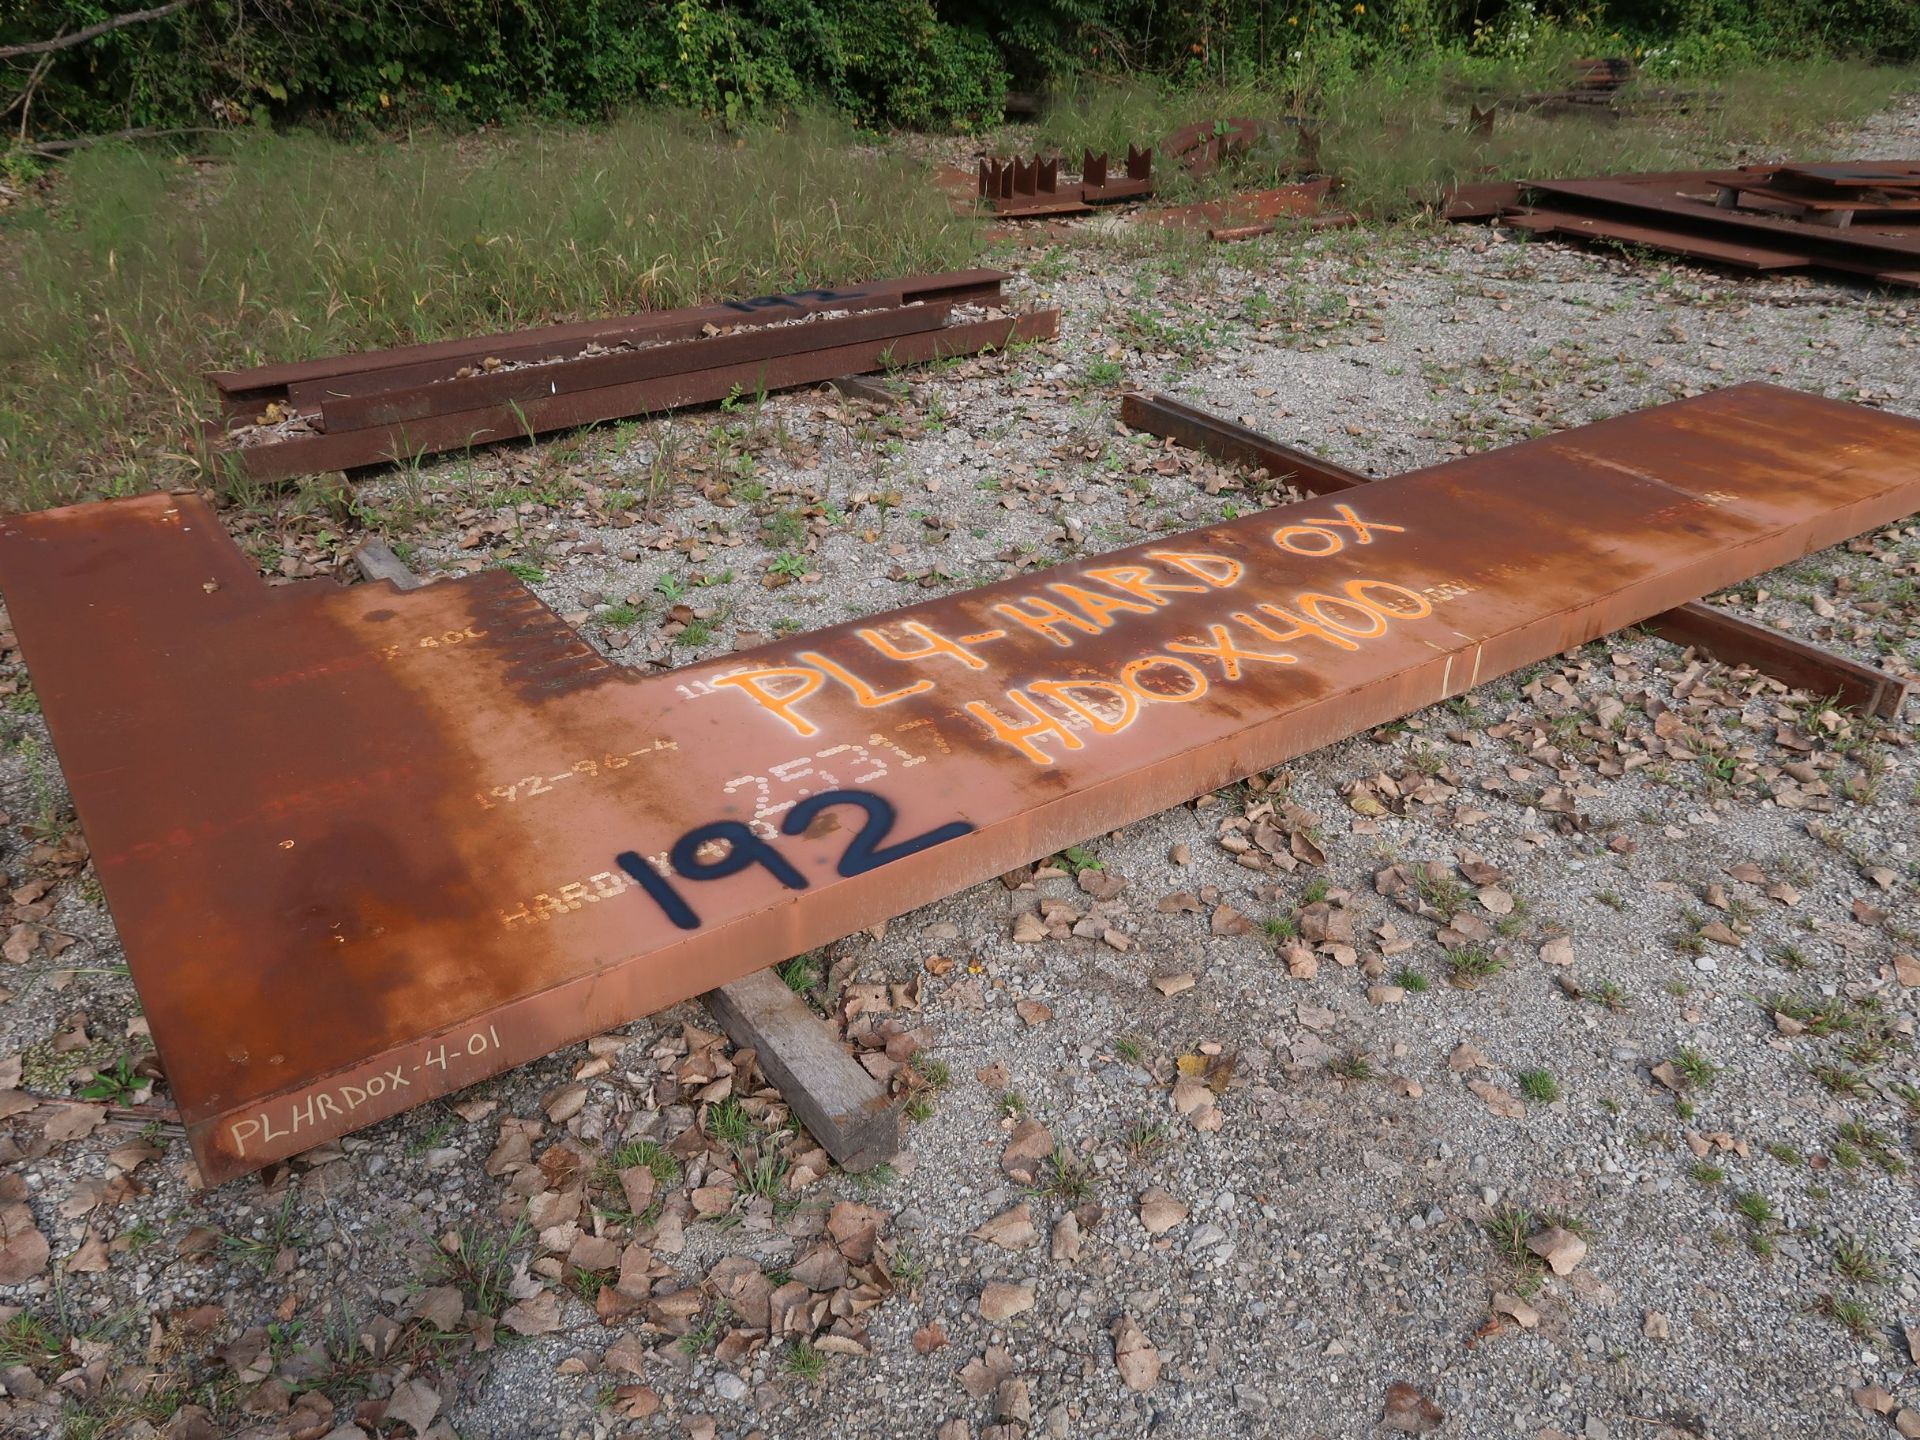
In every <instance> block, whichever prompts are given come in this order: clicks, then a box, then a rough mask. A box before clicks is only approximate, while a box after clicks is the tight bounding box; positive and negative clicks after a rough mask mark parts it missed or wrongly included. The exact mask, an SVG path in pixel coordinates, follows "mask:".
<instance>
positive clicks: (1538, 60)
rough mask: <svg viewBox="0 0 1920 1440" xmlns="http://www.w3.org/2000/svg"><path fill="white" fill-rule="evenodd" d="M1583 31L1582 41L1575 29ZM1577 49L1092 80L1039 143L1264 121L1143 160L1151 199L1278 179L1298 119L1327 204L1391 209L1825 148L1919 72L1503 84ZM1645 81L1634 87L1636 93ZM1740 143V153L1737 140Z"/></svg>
mask: <svg viewBox="0 0 1920 1440" xmlns="http://www.w3.org/2000/svg"><path fill="white" fill-rule="evenodd" d="M1584 43H1585V44H1586V46H1587V48H1588V49H1589V50H1590V49H1591V48H1592V47H1591V42H1590V40H1589V41H1587V42H1584ZM1580 48H1581V45H1580V44H1579V43H1571V42H1570V43H1566V44H1557V43H1556V44H1550V45H1541V46H1536V47H1535V48H1533V49H1532V50H1530V51H1529V52H1528V53H1527V54H1525V55H1524V56H1514V57H1479V56H1471V55H1462V54H1459V53H1452V52H1446V51H1436V52H1434V53H1431V54H1427V55H1423V56H1418V57H1407V58H1404V59H1400V60H1396V61H1392V62H1383V63H1381V64H1379V65H1377V66H1375V67H1373V68H1371V69H1368V70H1365V71H1358V72H1355V71H1350V70H1329V71H1327V72H1326V73H1323V74H1318V75H1316V74H1314V73H1313V72H1311V71H1303V72H1297V73H1289V75H1288V76H1287V77H1286V78H1285V79H1284V80H1283V81H1282V82H1281V83H1280V84H1277V85H1273V86H1258V85H1238V86H1223V87H1218V88H1212V89H1175V88H1172V87H1169V86H1164V85H1160V84H1155V83H1153V82H1151V81H1123V82H1109V83H1104V84H1092V85H1087V86H1083V87H1082V88H1080V89H1079V90H1078V91H1076V92H1074V93H1073V94H1071V95H1069V96H1068V97H1067V99H1066V101H1065V103H1063V104H1060V105H1058V106H1056V107H1055V108H1054V110H1053V111H1051V112H1050V113H1049V114H1048V115H1047V116H1046V118H1045V119H1044V120H1043V121H1042V123H1041V126H1040V134H1039V140H1040V143H1041V144H1042V146H1044V147H1048V148H1053V149H1058V150H1060V151H1062V152H1064V153H1066V154H1067V155H1069V156H1071V157H1074V158H1078V156H1079V153H1080V151H1081V150H1082V149H1091V150H1096V151H1097V150H1103V149H1104V150H1107V151H1108V152H1109V153H1113V154H1124V153H1125V151H1126V147H1127V144H1128V142H1129V141H1133V142H1135V143H1140V142H1143V141H1152V140H1154V139H1157V138H1158V137H1160V136H1163V135H1166V134H1167V133H1169V132H1170V131H1172V130H1174V129H1177V128H1178V127H1180V126H1182V125H1185V124H1188V123H1190V122H1192V121H1195V120H1207V119H1213V118H1216V117H1224V116H1233V115H1246V116H1252V117H1254V118H1257V119H1264V120H1268V121H1270V122H1276V123H1275V124H1274V125H1273V134H1272V137H1271V138H1270V139H1269V140H1267V141H1266V142H1264V143H1263V145H1262V146H1261V147H1259V148H1257V149H1256V150H1255V151H1254V152H1253V154H1251V155H1250V156H1248V157H1246V158H1245V159H1244V160H1243V161H1242V162H1241V163H1239V164H1237V165H1234V166H1230V167H1223V169H1222V170H1220V171H1219V172H1217V173H1216V174H1215V175H1214V176H1212V177H1209V178H1208V179H1206V180H1202V181H1194V180H1193V179H1192V178H1191V177H1188V176H1186V175H1185V174H1183V173H1182V172H1181V171H1179V170H1178V169H1176V168H1175V167H1173V166H1170V165H1167V164H1165V163H1159V164H1156V166H1155V176H1156V179H1157V180H1158V181H1159V182H1160V186H1161V194H1162V195H1163V197H1165V198H1166V199H1168V200H1172V201H1181V200H1188V199H1196V198H1210V197H1211V196H1214V195H1218V194H1222V193H1224V192H1225V191H1227V190H1230V189H1233V188H1238V187H1246V186H1250V185H1273V184H1280V183H1282V182H1283V181H1285V180H1286V179H1288V178H1289V176H1290V172H1291V167H1292V164H1293V162H1294V159H1295V156H1296V154H1297V150H1296V145H1295V139H1294V134H1293V131H1294V128H1295V123H1294V122H1296V121H1297V122H1298V123H1300V124H1303V125H1305V126H1307V127H1308V128H1311V129H1315V130H1317V131H1318V132H1319V136H1320V160H1321V167H1322V169H1324V170H1325V171H1327V172H1328V173H1330V174H1333V175H1337V176H1339V177H1340V179H1341V183H1342V186H1343V190H1342V203H1343V204H1344V205H1346V206H1348V207H1351V208H1353V209H1356V210H1358V211H1360V212H1361V213H1363V214H1368V215H1375V216H1392V215H1396V214H1400V213H1404V212H1406V211H1407V210H1409V209H1411V208H1413V207H1414V206H1415V205H1416V204H1417V203H1418V199H1419V197H1422V196H1428V195H1435V194H1437V193H1438V192H1439V191H1440V190H1441V189H1442V188H1444V187H1447V186H1451V185H1454V184H1458V183H1460V182H1462V181H1467V180H1479V179H1550V178H1554V177H1565V176H1572V175H1593V174H1606V173H1617V172H1621V171H1628V170H1658V169H1673V168H1680V167H1687V166H1698V165H1716V164H1719V165H1724V164H1730V163H1733V162H1735V161H1736V160H1741V159H1747V158H1760V156H1762V155H1765V154H1775V153H1778V154H1787V153H1792V154H1794V155H1795V156H1797V157H1800V158H1816V157H1821V156H1826V155H1828V154H1830V153H1831V140H1830V138H1829V136H1828V133H1827V132H1828V130H1829V128H1830V127H1832V126H1834V125H1837V124H1845V123H1849V122H1854V121H1858V120H1861V119H1864V118H1865V117H1866V116H1868V115H1871V114H1872V113H1874V112H1875V111H1876V110H1878V109H1880V108H1882V107H1883V106H1884V105H1885V104H1886V103H1887V101H1888V100H1889V99H1890V98H1891V97H1892V96H1893V95H1894V94H1895V93H1896V92H1897V91H1899V90H1900V89H1902V88H1904V87H1908V86H1912V85H1914V84H1916V83H1920V75H1917V74H1916V72H1915V71H1913V70H1910V69H1909V70H1901V69H1896V68H1890V67H1885V66H1871V65H1866V64H1861V63H1856V62H1851V61H1838V60H1809V61H1800V62H1796V63H1794V64H1792V65H1779V66H1773V67H1769V68H1766V69H1764V70H1749V71H1741V72H1736V73H1731V74H1726V75H1721V76H1717V77H1714V78H1712V79H1699V80H1678V81H1672V82H1667V81H1660V82H1658V85H1659V86H1660V87H1662V88H1666V89H1674V90H1680V91H1684V92H1686V93H1687V94H1688V96H1689V97H1690V98H1689V100H1688V103H1687V108H1686V110H1685V111H1684V113H1677V114H1673V115H1656V114H1649V115H1648V116H1647V117H1646V118H1629V119H1626V120H1622V121H1620V122H1618V123H1608V122H1606V121H1605V120H1597V119H1595V118H1593V117H1591V116H1587V115H1571V116H1564V117H1555V116H1549V115H1545V114H1541V113H1531V112H1528V111H1525V110H1520V109H1516V108H1515V107H1514V106H1513V105H1512V104H1511V100H1512V99H1513V97H1517V96H1520V95H1524V94H1528V93H1534V92H1538V91H1543V90H1554V89H1563V88H1565V85H1566V78H1565V65H1566V62H1567V61H1568V59H1570V58H1571V57H1572V55H1573V53H1574V52H1575V51H1576V50H1578V49H1580ZM1653 83H1654V82H1648V84H1647V85H1646V86H1643V87H1642V92H1643V94H1645V92H1646V90H1647V89H1648V88H1649V87H1651V86H1652V85H1653ZM1500 97H1506V98H1507V100H1508V102H1509V103H1506V104H1502V105H1501V106H1500V109H1499V113H1498V114H1497V115H1496V117H1495V122H1494V130H1493V134H1492V135H1491V136H1490V137H1483V136H1479V135H1476V134H1474V133H1473V132H1472V131H1471V130H1470V129H1469V128H1468V126H1467V124H1466V121H1467V118H1468V114H1469V110H1470V107H1471V106H1473V105H1475V104H1478V105H1481V106H1485V105H1487V104H1489V103H1492V102H1493V101H1494V100H1496V99H1498V98H1500ZM1646 98H1647V99H1649V100H1651V99H1653V98H1654V97H1653V96H1652V95H1646ZM1743 148H1744V149H1745V150H1751V151H1752V152H1754V153H1753V154H1752V155H1751V156H1749V155H1746V154H1744V153H1741V152H1742V149H1743Z"/></svg>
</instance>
